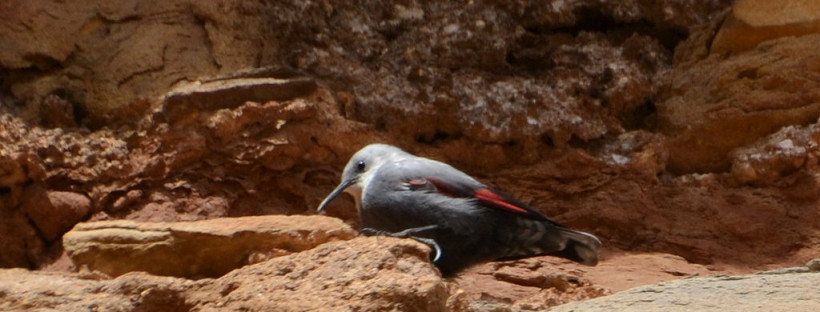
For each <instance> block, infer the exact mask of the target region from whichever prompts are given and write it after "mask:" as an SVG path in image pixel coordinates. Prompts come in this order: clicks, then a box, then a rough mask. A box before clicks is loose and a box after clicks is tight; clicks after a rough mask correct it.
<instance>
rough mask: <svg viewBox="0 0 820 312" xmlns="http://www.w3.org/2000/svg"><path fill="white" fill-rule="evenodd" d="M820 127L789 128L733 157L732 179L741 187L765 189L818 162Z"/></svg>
mask: <svg viewBox="0 0 820 312" xmlns="http://www.w3.org/2000/svg"><path fill="white" fill-rule="evenodd" d="M818 147H820V123H817V122H815V123H813V124H811V125H808V126H805V127H804V126H787V127H784V128H782V129H780V130H778V131H777V132H775V133H773V134H771V135H769V136H767V137H764V138H761V139H759V140H758V141H757V142H754V143H753V144H750V145H747V146H744V147H740V148H737V149H735V150H733V151H732V152H731V153H730V157H731V160H732V171H731V173H732V176H733V177H734V178H736V179H737V180H738V181H739V182H741V183H748V184H754V185H765V184H767V183H771V182H773V181H777V180H779V179H780V178H782V177H786V176H788V175H790V174H793V173H795V172H797V171H798V170H800V169H801V168H804V166H814V165H815V164H816V162H817V156H816V155H817V149H818Z"/></svg>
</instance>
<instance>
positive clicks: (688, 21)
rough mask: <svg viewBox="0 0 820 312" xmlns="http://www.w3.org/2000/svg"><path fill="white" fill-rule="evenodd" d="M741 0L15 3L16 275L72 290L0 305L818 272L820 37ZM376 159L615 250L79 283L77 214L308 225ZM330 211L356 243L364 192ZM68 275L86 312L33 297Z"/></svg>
mask: <svg viewBox="0 0 820 312" xmlns="http://www.w3.org/2000/svg"><path fill="white" fill-rule="evenodd" d="M155 2H156V3H155ZM730 2H732V1H728V0H697V1H680V0H667V1H637V0H630V1H603V2H602V1H587V0H577V1H554V2H537V1H536V2H532V1H493V0H489V1H471V2H466V3H462V2H458V3H450V2H430V3H428V2H423V3H415V2H373V1H354V2H350V3H329V2H321V1H291V2H288V1H273V2H270V1H268V2H248V1H233V0H228V1H218V2H203V1H187V0H174V1H136V2H134V1H126V2H122V1H120V2H111V1H96V2H95V1H91V2H84V3H75V2H71V1H49V0H42V1H40V0H38V1H22V0H21V1H17V0H8V1H2V2H0V47H3V48H2V49H0V237H3V239H0V250H2V251H3V252H0V267H22V268H27V269H33V270H38V269H41V270H50V271H58V273H45V272H39V271H36V272H22V271H20V270H4V271H2V274H9V275H4V276H9V277H8V278H9V279H22V280H24V282H23V283H22V284H20V285H24V286H20V287H24V288H25V287H30V288H28V289H29V290H28V292H27V290H25V289H23V290H21V289H18V288H14V287H18V286H15V285H17V284H14V285H9V284H3V285H5V286H3V285H0V287H7V288H3V289H10V290H0V292H3V293H5V294H16V293H22V294H41V295H42V296H43V297H40V298H39V299H38V300H40V299H42V300H43V301H38V302H42V305H41V306H42V307H55V306H60V307H65V309H66V310H78V309H79V310H82V309H91V308H90V307H91V306H92V305H93V304H97V305H98V306H99V307H102V310H112V311H134V310H139V309H144V310H158V309H171V310H185V309H193V308H194V307H199V308H201V309H206V308H207V309H211V310H219V309H228V310H232V309H237V310H238V309H248V310H266V309H268V310H270V309H279V308H283V306H276V305H275V304H276V302H277V301H276V300H278V299H282V298H280V297H277V296H284V295H286V294H289V293H290V292H293V293H294V294H297V295H300V294H302V295H303V296H304V298H314V297H312V296H317V297H321V296H322V295H323V294H325V295H326V294H327V293H324V292H322V290H323V289H330V290H332V291H333V292H337V291H338V292H339V293H341V294H343V295H339V296H338V297H333V299H332V300H333V302H334V303H327V304H328V305H327V306H328V307H341V306H342V305H344V303H343V302H345V300H352V301H349V302H351V303H350V304H354V303H352V302H363V303H362V304H361V305H357V307H361V309H362V310H367V308H366V307H372V306H376V305H379V306H387V307H402V306H403V305H402V303H404V304H406V305H404V306H408V307H413V309H411V310H442V309H450V310H464V311H469V310H473V311H474V310H481V309H496V308H499V309H506V308H511V309H512V308H515V309H522V310H527V309H530V310H531V309H541V308H546V307H549V306H553V305H556V304H562V303H566V302H569V301H574V300H585V299H589V298H593V297H598V296H604V295H607V294H609V293H612V292H616V291H620V290H624V289H626V288H629V287H633V286H638V285H642V284H647V283H655V282H658V281H662V280H667V279H675V278H680V277H681V276H687V275H689V274H694V273H697V274H701V275H707V274H711V273H749V272H754V271H759V270H763V269H771V268H778V267H791V266H796V265H802V264H803V263H805V261H808V260H810V259H812V258H818V255H820V252H818V250H820V245H818V242H820V221H818V220H820V218H819V217H818V210H817V207H818V205H820V195H818V194H820V189H819V188H818V185H820V183H818V178H817V177H818V176H820V175H818V172H819V171H818V170H820V169H818V166H817V153H818V149H817V146H818V143H817V142H818V138H817V137H818V134H817V133H818V129H817V128H818V119H820V106H818V103H820V93H818V92H820V91H818V90H820V86H818V82H820V78H819V77H820V59H818V56H817V53H816V51H818V50H820V49H818V48H820V37H818V34H816V33H815V32H813V31H808V32H801V33H796V32H781V30H783V29H791V30H794V29H796V28H794V27H797V26H795V25H809V24H811V23H813V22H812V21H813V18H804V17H805V16H804V15H806V16H807V15H811V14H810V13H811V12H814V11H816V10H814V11H811V12H809V11H807V10H805V9H799V10H797V11H796V12H800V13H805V14H802V15H801V14H796V15H795V14H791V15H790V14H786V13H783V12H785V11H781V12H780V13H776V12H774V13H771V14H769V13H767V12H763V13H761V11H760V8H764V9H765V8H766V6H765V3H764V2H765V1H751V0H749V1H737V2H736V3H735V5H734V7H733V8H732V11H731V12H730V11H728V9H729V6H730ZM755 3H756V4H755ZM784 3H788V4H789V5H787V6H783V7H784V8H801V7H802V8H806V7H807V6H810V5H812V4H811V3H809V2H806V1H797V0H795V1H786V2H784ZM753 4H755V5H753ZM764 11H766V10H764ZM740 22H742V23H745V24H744V25H746V26H743V27H740V28H738V27H736V26H737V23H740ZM733 23H735V24H733ZM812 25H813V24H812ZM744 27H746V28H744ZM790 27H791V28H790ZM800 27H803V26H800ZM747 28H749V29H751V30H749V29H747ZM801 29H802V28H801ZM805 29H812V28H810V27H809V28H805ZM748 31H753V32H755V33H761V34H767V35H766V36H767V37H765V38H762V37H761V38H754V36H747V35H745V34H747V33H748ZM718 34H719V35H718ZM771 34H776V36H774V37H772V36H770V35H771ZM784 34H785V35H784ZM749 38H751V39H754V40H755V41H754V42H753V43H748V42H746V41H745V40H746V39H749ZM721 46H722V47H721ZM721 49H725V50H721ZM373 142H384V143H389V144H394V145H397V146H400V147H402V148H404V149H406V150H408V151H409V152H412V153H415V154H419V155H422V156H425V157H430V158H435V159H438V160H441V161H445V162H447V163H450V164H452V165H454V166H456V167H458V168H459V169H462V170H463V171H465V172H468V173H470V174H471V175H474V176H476V177H477V178H479V179H481V180H482V181H484V182H486V183H488V184H490V185H492V186H494V187H496V188H498V189H500V190H502V191H504V192H506V193H510V194H511V195H513V196H514V197H516V198H518V199H520V200H521V201H523V202H525V203H527V204H530V205H531V206H533V207H534V208H535V209H537V210H539V211H541V212H543V213H545V214H546V215H548V216H551V217H553V218H554V219H555V220H557V221H559V222H561V223H565V224H567V225H569V226H571V227H574V228H578V229H582V230H584V231H588V232H591V233H594V234H596V235H597V236H598V237H600V238H601V239H602V241H603V242H604V245H605V252H604V256H603V260H602V262H601V265H600V266H599V267H595V268H583V269H580V268H577V267H573V266H572V265H569V264H566V263H562V262H560V261H556V260H555V259H552V258H549V257H536V258H532V259H524V260H519V261H512V262H496V263H489V264H483V265H480V266H477V267H474V268H471V269H469V270H467V271H465V272H464V273H463V274H462V275H461V276H459V277H456V278H454V279H451V280H442V279H441V278H440V277H439V276H438V275H437V272H435V270H434V267H432V266H430V265H429V263H427V262H426V261H427V258H426V250H425V249H424V247H423V246H422V245H418V244H415V243H413V242H412V241H409V242H407V241H396V240H391V239H387V238H370V239H353V240H350V241H344V242H336V243H331V244H328V245H319V246H317V247H315V248H313V249H307V250H301V249H300V250H299V251H298V252H296V250H294V253H292V254H288V255H284V256H281V257H277V258H275V259H269V260H267V261H263V262H261V263H256V264H254V265H247V264H248V263H252V262H255V261H245V262H242V261H239V262H232V263H231V264H230V265H228V266H226V267H225V268H222V269H220V270H219V272H217V273H208V274H203V273H201V272H198V273H197V272H195V273H186V274H187V275H186V274H180V275H183V276H195V275H197V274H203V276H204V275H207V276H213V278H212V279H203V280H186V279H181V278H170V277H157V276H153V275H148V274H144V273H126V272H128V271H133V270H138V269H135V268H129V269H125V270H122V271H118V272H116V273H111V272H109V273H110V274H112V275H119V274H121V273H125V274H124V275H121V276H120V277H117V278H109V277H105V276H102V275H99V274H98V273H93V272H85V273H82V274H85V275H82V276H81V277H82V278H91V279H93V280H94V281H93V282H90V284H83V283H82V282H81V281H78V277H77V276H76V275H73V273H67V272H66V271H71V270H78V269H79V268H78V267H77V266H75V265H73V264H71V261H70V260H68V255H67V253H66V250H67V249H69V248H71V247H70V246H69V244H65V245H64V244H63V241H64V239H66V234H65V233H66V232H67V231H69V230H70V229H71V228H72V226H74V225H75V224H77V223H78V222H92V221H113V222H122V221H117V220H126V221H127V222H135V223H133V224H136V225H134V227H135V228H139V227H140V226H144V225H143V224H147V223H145V222H181V221H199V220H207V221H211V219H222V218H225V217H244V216H259V215H310V214H313V213H314V212H313V211H314V209H315V207H316V205H317V204H318V203H319V201H320V200H321V199H322V198H323V197H324V196H325V195H326V194H327V192H329V191H330V190H331V189H332V187H333V186H334V185H336V184H337V183H338V179H339V173H340V172H339V171H340V170H341V168H342V166H343V164H344V163H345V162H346V161H347V159H348V158H349V157H350V155H351V154H352V153H353V152H355V151H356V150H358V149H359V148H361V147H362V146H364V145H366V144H369V143H373ZM327 213H328V214H329V215H330V216H333V217H338V218H340V219H342V220H343V222H345V223H347V224H349V225H351V226H352V228H353V229H356V228H357V226H356V225H357V222H358V221H357V212H356V211H355V208H354V207H353V204H352V201H350V200H349V199H347V200H339V201H337V202H334V203H333V205H332V206H330V207H328V209H327ZM214 222H220V221H214ZM306 222H307V223H310V222H308V221H306ZM303 225H305V228H310V225H314V224H303ZM237 228H240V225H237ZM296 228H301V226H300V225H296ZM214 231H217V230H216V229H214ZM206 236H207V235H206ZM217 236H218V235H217ZM228 236H230V237H228V238H226V239H227V241H233V240H232V238H231V237H233V236H231V235H228ZM70 237H71V236H70V235H68V238H70ZM216 241H218V240H208V242H209V243H214V242H216ZM384 241H389V243H384ZM234 243H236V242H234ZM218 244H232V243H225V242H224V241H220V243H218ZM236 244H237V245H240V244H239V243H236ZM311 246H312V245H311ZM285 249H287V248H285ZM213 250H216V249H213ZM226 250H228V249H226ZM232 252H236V251H235V250H234V251H228V252H226V253H232ZM277 255H279V254H277ZM160 258H161V257H160ZM229 258H230V257H227V256H226V257H225V260H229ZM262 258H264V259H268V258H265V257H262ZM262 258H259V259H258V260H263V259H262ZM230 259H233V258H230ZM318 263H321V265H319V264H318ZM243 265H244V267H241V268H234V266H243ZM183 266H184V265H183ZM232 269H233V270H234V271H230V270H232ZM226 272H229V273H226ZM620 272H628V274H625V275H627V276H623V275H624V274H620ZM382 274H385V275H382ZM228 276H230V277H228ZM51 278H54V279H55V280H59V281H60V283H62V284H59V285H63V286H64V287H62V288H63V289H64V290H65V291H66V293H65V294H66V295H65V296H62V295H59V294H63V293H62V292H54V293H55V294H58V295H55V296H50V295H47V294H48V291H37V290H36V289H40V288H38V287H41V286H42V285H40V286H38V285H35V284H38V283H40V282H41V281H43V280H48V279H51ZM274 279H275V280H276V281H277V282H276V285H278V286H276V287H273V286H271V284H267V283H266V281H268V280H274ZM4 281H7V280H6V279H4V278H0V282H4ZM32 283H33V284H32ZM209 283H210V285H204V284H209ZM143 284H144V285H148V286H141V285H143ZM66 285H68V286H66ZM71 285H75V286H76V285H79V286H76V288H74V287H73V286H71ZM351 285H352V286H355V287H352V288H351V290H350V291H348V292H345V288H346V287H348V286H351ZM380 285H381V286H380ZM383 285H388V286H389V287H388V286H383ZM394 286H395V288H390V287H394ZM100 287H103V288H105V289H106V290H107V292H105V293H100V294H99V296H96V295H91V293H93V290H94V289H100ZM208 287H211V288H208ZM682 287H683V286H682ZM74 289H87V290H89V291H88V292H83V291H80V292H76V293H72V292H71V291H73V290H74ZM206 289H207V290H206ZM411 289H421V291H419V292H414V291H413V290H411ZM18 291H20V292H18ZM200 291H201V293H200ZM260 293H261V294H262V295H261V296H262V297H259V295H258V294H260ZM72 294H73V295H72ZM217 294H218V295H217ZM307 294H310V295H307ZM109 295H110V296H111V297H107V296H109ZM72 296H73V297H72ZM209 296H216V297H217V298H218V299H207V297H209ZM333 296H337V295H335V294H334V295H333ZM391 296H392V297H391ZM9 298H11V297H9ZM15 298H16V299H15ZM24 298H27V297H25V296H23V295H21V296H18V297H13V298H12V299H5V298H3V299H0V309H4V308H10V309H13V308H19V307H22V305H19V304H25V302H24V301H25V299H24ZM72 298H74V299H72ZM77 298H79V299H77ZM82 298H90V299H89V300H91V301H90V302H87V301H83V299H82ZM271 298H277V299H276V300H273V299H271ZM425 298H429V299H425ZM75 299H76V300H75ZM220 300H221V301H220ZM282 300H284V299H282ZM356 300H358V301H356ZM20 302H23V303H20ZM55 302H63V303H65V304H67V305H59V304H55ZM102 302H106V303H102ZM133 302H139V303H140V306H141V307H142V308H139V309H138V308H136V307H134V306H133V305H132V303H133ZM282 302H286V301H282ZM287 304H292V305H293V306H294V307H295V308H294V309H293V310H299V309H300V308H298V307H302V308H301V309H302V310H308V309H313V308H316V307H319V306H314V305H311V304H312V303H310V302H308V301H307V299H305V300H304V302H288V303H287ZM283 305H285V303H283ZM283 309H284V308H283ZM396 309H399V308H396Z"/></svg>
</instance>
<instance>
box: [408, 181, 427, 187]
mask: <svg viewBox="0 0 820 312" xmlns="http://www.w3.org/2000/svg"><path fill="white" fill-rule="evenodd" d="M407 184H410V186H413V187H422V186H425V185H427V181H424V180H410V181H407Z"/></svg>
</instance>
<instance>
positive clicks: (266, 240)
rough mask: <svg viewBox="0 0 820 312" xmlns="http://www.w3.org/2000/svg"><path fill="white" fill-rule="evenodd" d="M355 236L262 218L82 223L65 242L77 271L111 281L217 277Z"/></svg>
mask: <svg viewBox="0 0 820 312" xmlns="http://www.w3.org/2000/svg"><path fill="white" fill-rule="evenodd" d="M355 235H356V233H355V232H354V231H353V229H351V228H350V227H349V226H348V225H346V224H344V223H343V222H342V221H341V220H339V219H336V218H329V217H322V216H259V217H241V218H220V219H211V220H203V221H193V222H174V223H136V222H133V221H127V220H117V221H101V222H91V223H80V224H77V226H75V227H74V229H72V230H71V231H70V232H68V233H66V234H65V235H64V236H63V247H64V248H65V251H66V253H67V254H68V256H69V257H70V258H71V260H72V261H73V262H74V264H75V265H76V266H77V267H80V268H86V269H90V270H94V271H99V272H102V273H105V274H108V275H111V276H119V275H122V274H125V273H128V272H134V271H142V272H148V273H151V274H155V275H167V276H178V277H218V276H221V275H223V274H225V273H227V272H229V271H231V270H233V269H236V268H239V267H242V266H244V265H247V264H251V263H256V262H260V261H263V260H267V259H270V258H273V257H278V256H282V255H286V254H290V253H293V252H299V251H303V250H307V249H311V248H313V247H316V246H318V245H320V244H324V243H326V242H330V241H335V240H348V239H351V238H353V237H354V236H355Z"/></svg>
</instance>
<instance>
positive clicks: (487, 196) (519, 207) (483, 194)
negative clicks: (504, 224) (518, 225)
mask: <svg viewBox="0 0 820 312" xmlns="http://www.w3.org/2000/svg"><path fill="white" fill-rule="evenodd" d="M426 179H427V180H428V181H430V183H432V184H433V185H435V187H436V189H438V190H439V192H440V193H443V194H445V195H448V196H452V197H462V198H473V199H476V200H477V201H478V203H479V204H480V205H482V206H484V207H489V208H493V209H499V210H502V211H506V212H510V213H513V214H516V215H519V216H521V217H526V218H529V219H535V220H539V221H547V220H548V219H547V217H545V216H544V215H542V214H541V213H539V212H537V211H535V210H534V209H532V208H530V206H527V205H526V204H524V203H522V202H520V201H518V200H516V199H515V198H512V197H511V196H509V195H506V194H504V193H501V192H499V191H496V190H493V189H491V188H489V187H486V186H483V185H482V186H480V187H478V188H476V187H467V186H465V185H461V186H460V185H455V184H452V183H447V182H446V181H444V180H441V179H437V178H431V177H427V178H426Z"/></svg>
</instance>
